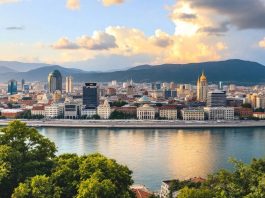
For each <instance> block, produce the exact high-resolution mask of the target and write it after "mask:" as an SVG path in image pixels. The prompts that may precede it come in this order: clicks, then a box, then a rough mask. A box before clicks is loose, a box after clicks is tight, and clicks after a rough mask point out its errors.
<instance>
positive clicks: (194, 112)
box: [181, 108, 204, 120]
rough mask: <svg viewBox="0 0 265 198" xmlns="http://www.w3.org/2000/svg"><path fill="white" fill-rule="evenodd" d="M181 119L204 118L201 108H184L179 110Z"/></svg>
mask: <svg viewBox="0 0 265 198" xmlns="http://www.w3.org/2000/svg"><path fill="white" fill-rule="evenodd" d="M181 114H182V118H183V120H204V111H203V109H202V108H184V109H182V110H181Z"/></svg>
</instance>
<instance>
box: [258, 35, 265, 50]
mask: <svg viewBox="0 0 265 198" xmlns="http://www.w3.org/2000/svg"><path fill="white" fill-rule="evenodd" d="M259 46H260V47H261V48H265V37H264V38H263V40H261V41H260V42H259Z"/></svg>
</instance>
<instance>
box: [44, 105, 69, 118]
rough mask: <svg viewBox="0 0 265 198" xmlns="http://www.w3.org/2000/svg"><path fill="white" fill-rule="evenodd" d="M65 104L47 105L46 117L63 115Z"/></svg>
mask: <svg viewBox="0 0 265 198" xmlns="http://www.w3.org/2000/svg"><path fill="white" fill-rule="evenodd" d="M63 109H64V106H63V105H62V104H55V103H54V104H52V105H50V106H45V110H44V111H45V117H47V118H58V117H62V116H63V112H64V111H63Z"/></svg>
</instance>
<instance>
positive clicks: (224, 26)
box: [198, 22, 229, 36]
mask: <svg viewBox="0 0 265 198" xmlns="http://www.w3.org/2000/svg"><path fill="white" fill-rule="evenodd" d="M228 26H229V23H228V22H223V23H221V24H218V25H217V26H207V27H202V28H200V29H199V30H198V31H199V32H206V33H209V34H210V35H217V36H220V35H223V34H224V33H226V32H228V31H229V28H228Z"/></svg>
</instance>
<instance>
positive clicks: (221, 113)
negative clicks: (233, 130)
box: [204, 107, 235, 120]
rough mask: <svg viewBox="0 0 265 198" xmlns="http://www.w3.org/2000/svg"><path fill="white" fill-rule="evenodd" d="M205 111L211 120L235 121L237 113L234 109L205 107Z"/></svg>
mask: <svg viewBox="0 0 265 198" xmlns="http://www.w3.org/2000/svg"><path fill="white" fill-rule="evenodd" d="M204 111H205V113H206V115H207V118H208V119H209V120H234V119H235V111H234V108H233V107H205V108H204Z"/></svg>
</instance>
